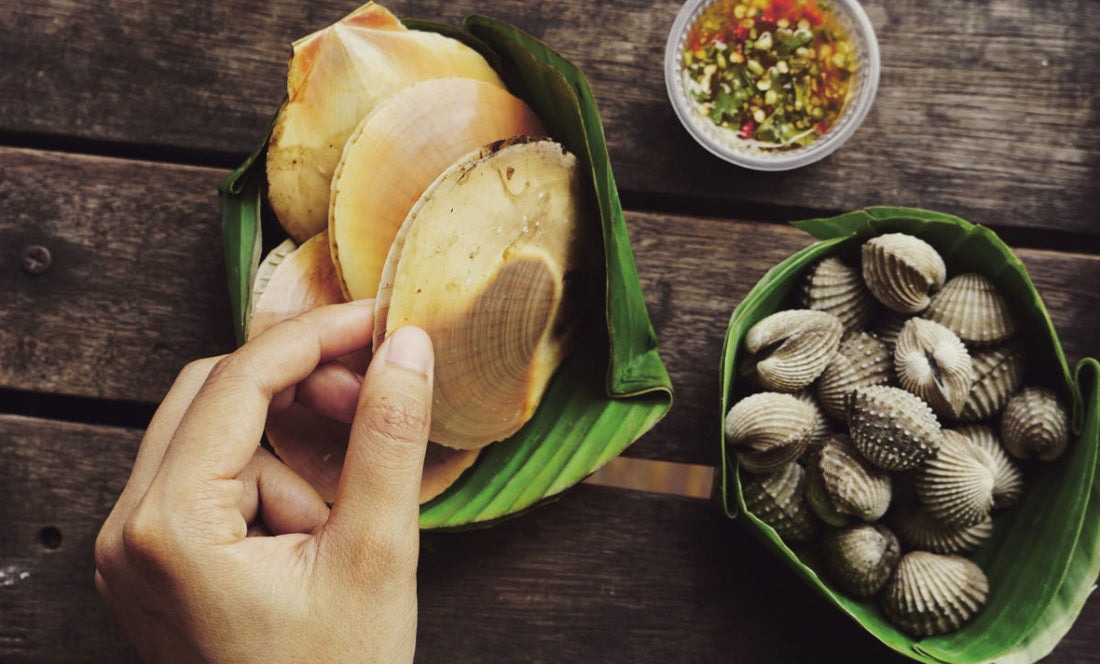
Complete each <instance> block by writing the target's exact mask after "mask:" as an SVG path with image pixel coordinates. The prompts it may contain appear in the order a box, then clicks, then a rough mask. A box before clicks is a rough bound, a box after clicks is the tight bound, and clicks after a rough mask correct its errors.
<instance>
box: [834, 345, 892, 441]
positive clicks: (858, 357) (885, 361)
mask: <svg viewBox="0 0 1100 664" xmlns="http://www.w3.org/2000/svg"><path fill="white" fill-rule="evenodd" d="M893 377H894V357H893V355H892V354H891V353H890V351H889V350H888V349H887V348H886V344H884V343H882V342H881V341H879V340H878V339H876V338H875V337H873V336H872V335H870V334H868V333H866V332H859V333H856V334H853V335H851V336H849V337H847V338H846V339H845V340H844V341H842V342H841V344H840V348H838V349H837V353H836V355H833V359H832V360H830V361H829V366H827V367H825V371H824V372H823V373H822V374H821V377H820V378H818V380H817V383H816V390H815V391H816V393H817V398H818V400H819V401H820V403H821V407H822V408H823V409H824V410H825V412H826V413H828V414H829V415H830V416H832V417H835V418H836V419H838V420H844V419H846V418H847V416H848V415H847V411H848V397H849V396H850V395H851V393H852V392H853V391H854V390H855V389H856V388H857V387H866V386H868V385H886V384H887V383H889V382H890V381H891V380H893Z"/></svg>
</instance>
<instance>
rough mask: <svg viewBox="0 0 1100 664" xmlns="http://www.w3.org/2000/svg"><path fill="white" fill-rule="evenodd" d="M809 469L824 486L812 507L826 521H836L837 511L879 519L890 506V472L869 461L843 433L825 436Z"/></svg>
mask: <svg viewBox="0 0 1100 664" xmlns="http://www.w3.org/2000/svg"><path fill="white" fill-rule="evenodd" d="M807 473H809V476H810V478H811V479H810V480H808V481H811V482H817V481H819V482H820V487H821V489H822V491H821V494H819V495H818V496H816V497H814V498H811V500H810V507H811V508H813V509H814V512H815V513H817V515H818V516H819V517H821V519H822V520H823V521H825V522H826V523H833V524H836V523H837V522H838V521H839V519H837V518H835V515H836V514H839V515H845V516H852V517H856V518H858V519H861V520H863V521H877V520H878V519H879V518H881V517H882V515H883V514H885V513H886V510H887V508H889V507H890V496H891V482H890V474H889V473H887V472H886V471H884V470H882V469H881V468H876V467H874V466H872V465H871V464H870V463H868V462H867V460H865V459H864V458H863V457H862V456H861V455H860V454H859V452H858V451H856V449H855V447H854V446H853V445H852V441H851V439H850V438H848V436H846V435H844V434H838V435H834V436H830V437H828V438H826V439H825V442H824V443H823V444H822V446H821V449H820V450H818V451H817V453H816V454H814V455H813V457H812V458H811V459H810V462H809V465H808V467H807ZM811 494H812V492H811ZM810 497H811V496H808V498H810ZM815 498H816V499H815Z"/></svg>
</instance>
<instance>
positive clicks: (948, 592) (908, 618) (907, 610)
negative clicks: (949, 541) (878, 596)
mask: <svg viewBox="0 0 1100 664" xmlns="http://www.w3.org/2000/svg"><path fill="white" fill-rule="evenodd" d="M988 596H989V581H988V580H987V579H986V576H985V573H984V572H982V569H981V568H980V567H978V566H977V565H975V564H974V563H972V562H971V561H969V560H967V559H966V558H963V557H962V556H956V555H942V554H938V553H929V552H927V551H911V552H909V553H907V554H905V555H904V556H902V558H901V561H900V562H898V566H897V569H896V570H895V571H894V576H893V577H892V578H891V579H890V581H889V582H888V583H887V584H886V587H885V588H884V589H883V593H882V610H883V612H884V613H885V614H886V617H887V618H889V619H890V622H892V623H894V624H895V625H897V627H898V628H899V629H901V630H902V631H903V632H906V633H907V634H909V635H911V636H915V637H925V636H932V635H934V634H946V633H947V632H952V631H955V630H956V629H958V628H959V627H961V626H962V625H963V624H964V623H965V622H966V621H968V620H970V619H971V618H972V617H974V615H975V614H977V613H978V611H979V610H981V608H982V606H983V605H984V604H985V600H986V598H987V597H988Z"/></svg>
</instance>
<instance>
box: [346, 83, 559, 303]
mask: <svg viewBox="0 0 1100 664" xmlns="http://www.w3.org/2000/svg"><path fill="white" fill-rule="evenodd" d="M545 133H546V130H545V129H544V128H543V126H542V123H541V122H540V121H539V119H538V117H537V116H536V115H535V113H534V111H532V110H531V109H530V108H529V107H528V106H527V104H525V103H523V101H521V100H520V99H518V98H516V97H514V96H512V95H511V94H510V93H509V92H508V91H507V90H503V89H501V88H500V87H497V86H496V85H493V84H491V83H486V82H484V81H477V80H473V79H467V78H437V79H432V80H428V81H423V82H420V83H416V84H415V85H411V86H409V87H407V88H405V89H403V90H401V91H400V92H397V93H395V94H394V95H393V96H391V97H389V98H387V99H385V100H384V101H382V102H381V103H379V104H378V106H376V107H375V108H374V110H373V111H371V112H370V113H369V114H368V115H367V116H366V117H365V118H363V121H362V122H360V123H359V126H358V127H356V129H355V133H354V134H352V136H351V138H349V139H348V141H347V144H346V145H345V146H344V151H343V155H342V156H341V158H340V163H339V165H338V166H337V168H336V174H335V175H334V176H333V178H332V192H331V199H330V203H329V210H328V229H329V240H330V243H331V244H330V247H331V250H332V258H333V262H334V263H335V264H336V268H337V273H338V274H339V276H340V285H341V288H343V291H344V294H345V295H346V296H347V297H348V299H349V300H361V299H368V298H372V297H374V296H375V295H377V294H378V284H379V281H380V280H381V278H382V268H383V265H384V264H385V261H386V255H387V254H388V253H389V248H390V245H391V244H392V243H393V239H394V236H395V235H397V231H398V229H399V228H400V227H401V223H402V222H404V221H405V217H406V216H407V215H408V213H409V210H410V209H412V206H413V204H415V203H416V201H417V199H418V198H419V197H420V195H421V194H423V193H424V190H426V189H427V188H428V186H429V185H430V184H431V183H432V181H434V180H435V179H436V178H437V177H438V176H439V174H440V173H442V172H443V171H444V170H446V169H447V167H449V166H450V165H451V164H453V163H454V162H456V161H458V160H459V159H460V158H462V157H464V156H465V155H467V154H468V153H469V152H470V151H471V150H475V149H477V148H480V147H481V146H483V145H486V144H488V143H492V142H493V141H498V140H503V139H505V138H509V137H511V136H515V135H517V134H528V135H532V136H538V135H544V134H545Z"/></svg>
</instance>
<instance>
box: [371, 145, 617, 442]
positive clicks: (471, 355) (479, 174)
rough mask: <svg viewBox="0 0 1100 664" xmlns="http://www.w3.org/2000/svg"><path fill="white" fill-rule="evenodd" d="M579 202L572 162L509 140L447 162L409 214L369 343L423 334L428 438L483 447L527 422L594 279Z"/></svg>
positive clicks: (569, 343) (386, 272) (567, 345)
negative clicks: (429, 373)
mask: <svg viewBox="0 0 1100 664" xmlns="http://www.w3.org/2000/svg"><path fill="white" fill-rule="evenodd" d="M589 200H590V199H589V196H588V194H587V189H586V185H585V181H584V179H583V178H582V176H581V172H580V169H579V168H578V164H577V159H576V157H574V156H573V155H572V154H570V153H569V152H567V151H566V150H565V149H564V148H563V147H562V146H561V145H559V144H558V143H555V142H553V141H551V140H548V139H535V138H531V137H516V138H514V139H509V140H506V141H499V142H496V143H492V144H490V145H487V146H485V147H483V148H480V149H478V150H475V151H474V152H473V153H471V154H469V155H467V156H466V157H464V158H463V159H461V160H460V161H459V162H457V163H456V164H454V165H452V166H451V167H450V168H448V169H447V170H446V171H444V172H443V173H442V174H441V175H440V176H439V178H438V179H436V181H435V182H433V183H432V185H431V186H430V187H429V188H428V189H427V190H426V191H425V192H424V194H423V196H421V198H420V200H418V201H417V203H416V205H415V206H414V207H413V209H412V210H411V211H410V212H409V215H408V217H407V218H406V220H405V222H404V224H403V225H402V227H401V229H400V231H399V232H398V234H397V237H396V238H395V239H394V242H393V245H392V246H391V247H390V254H389V256H388V257H387V260H386V266H385V267H384V269H383V272H382V281H381V285H380V287H379V291H378V298H377V300H376V303H375V307H376V316H375V319H376V335H375V344H376V347H377V345H378V344H380V343H381V342H382V339H383V337H384V335H388V334H390V333H392V332H393V331H394V330H396V329H397V328H399V327H402V326H404V325H416V326H418V327H421V328H423V329H424V330H426V331H427V332H428V334H429V335H430V336H431V338H432V343H433V344H434V347H435V357H436V364H435V392H434V394H433V406H432V425H431V434H430V437H431V440H433V441H435V442H437V443H440V444H443V445H447V446H449V447H455V448H459V449H475V448H478V447H483V446H485V445H488V444H489V443H492V442H494V441H497V440H503V439H504V438H507V437H508V436H510V435H512V434H513V433H515V432H516V431H517V430H519V428H520V427H521V426H523V424H524V423H525V422H526V421H527V420H528V419H529V418H530V417H531V415H532V414H534V412H535V409H536V407H537V406H538V403H539V400H540V399H541V398H542V394H543V392H544V391H545V389H546V385H547V383H548V382H549V380H550V378H551V376H552V375H553V373H554V371H555V370H556V369H557V367H558V365H559V364H560V363H561V361H562V359H564V357H565V356H566V355H567V354H568V353H569V352H570V351H571V350H572V348H573V346H574V341H575V337H576V332H577V330H578V329H579V325H580V318H581V316H580V313H581V312H582V311H583V310H584V309H585V308H586V307H585V306H583V303H582V301H581V300H582V298H583V297H584V294H585V292H586V290H588V288H591V287H593V286H591V285H594V284H596V283H598V282H599V279H598V266H597V265H596V263H595V261H594V260H592V255H591V252H592V246H593V245H594V244H595V243H594V242H593V241H592V239H591V237H590V235H591V234H592V233H593V232H594V231H593V228H594V227H595V223H596V222H594V221H593V220H592V219H591V218H590V216H591V205H590V203H589ZM597 241H598V240H597ZM383 330H384V333H383Z"/></svg>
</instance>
